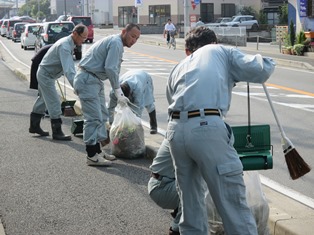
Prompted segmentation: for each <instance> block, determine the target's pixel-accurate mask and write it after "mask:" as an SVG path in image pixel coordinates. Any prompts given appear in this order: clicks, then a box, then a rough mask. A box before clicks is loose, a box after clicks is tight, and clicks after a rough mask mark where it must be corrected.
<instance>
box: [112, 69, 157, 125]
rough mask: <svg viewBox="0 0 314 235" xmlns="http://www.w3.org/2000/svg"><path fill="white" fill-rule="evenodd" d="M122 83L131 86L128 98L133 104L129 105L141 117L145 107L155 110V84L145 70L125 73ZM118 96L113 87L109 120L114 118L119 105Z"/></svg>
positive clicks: (149, 110)
mask: <svg viewBox="0 0 314 235" xmlns="http://www.w3.org/2000/svg"><path fill="white" fill-rule="evenodd" d="M119 82H120V84H122V83H127V85H128V86H129V88H130V94H129V96H128V99H129V100H130V102H131V104H129V107H130V108H131V109H132V111H133V112H134V113H135V114H136V115H137V116H138V117H141V116H142V113H143V109H144V108H146V110H147V112H148V113H150V112H152V111H154V110H155V104H154V102H155V98H154V86H153V80H152V78H151V76H150V75H149V74H148V73H146V72H145V71H143V70H138V69H135V70H130V71H128V72H126V73H124V74H123V75H122V76H121V77H120V80H119ZM117 102H118V100H117V97H116V96H115V94H114V90H113V89H112V90H111V92H110V100H109V105H108V111H109V122H110V123H112V122H113V119H114V110H115V107H116V106H117Z"/></svg>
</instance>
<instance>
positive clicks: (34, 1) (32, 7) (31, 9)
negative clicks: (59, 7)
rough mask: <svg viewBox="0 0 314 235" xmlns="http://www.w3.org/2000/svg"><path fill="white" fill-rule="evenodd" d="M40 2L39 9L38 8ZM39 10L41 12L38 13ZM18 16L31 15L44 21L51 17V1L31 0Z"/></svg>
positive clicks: (20, 10)
mask: <svg viewBox="0 0 314 235" xmlns="http://www.w3.org/2000/svg"><path fill="white" fill-rule="evenodd" d="M38 2H39V7H38ZM38 10H39V11H38ZM18 15H20V16H22V15H29V16H31V17H33V18H39V19H43V18H45V17H46V16H47V15H50V1H49V0H39V1H38V0H30V1H27V2H26V3H25V4H24V5H23V6H22V7H21V8H20V9H19V13H18Z"/></svg>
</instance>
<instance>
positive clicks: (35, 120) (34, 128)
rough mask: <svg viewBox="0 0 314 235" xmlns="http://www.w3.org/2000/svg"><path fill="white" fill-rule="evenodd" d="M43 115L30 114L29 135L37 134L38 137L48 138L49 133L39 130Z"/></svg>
mask: <svg viewBox="0 0 314 235" xmlns="http://www.w3.org/2000/svg"><path fill="white" fill-rule="evenodd" d="M43 116H44V115H42V114H38V113H33V112H32V113H31V122H30V127H29V133H32V134H35V133H36V134H38V135H40V136H48V135H49V132H48V131H44V130H42V129H41V128H40V121H41V118H42V117H43Z"/></svg>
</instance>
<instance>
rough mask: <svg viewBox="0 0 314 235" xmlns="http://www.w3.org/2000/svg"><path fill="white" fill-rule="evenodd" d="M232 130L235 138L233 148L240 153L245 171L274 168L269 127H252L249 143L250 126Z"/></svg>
mask: <svg viewBox="0 0 314 235" xmlns="http://www.w3.org/2000/svg"><path fill="white" fill-rule="evenodd" d="M231 128H232V131H233V135H234V138H235V142H234V145H233V146H234V148H235V149H236V150H237V152H238V155H239V157H240V160H241V162H242V164H243V170H244V171H249V170H267V169H272V168H273V158H272V155H273V154H272V152H273V148H272V145H271V142H270V126H269V125H251V134H250V141H248V132H249V129H248V126H233V127H231Z"/></svg>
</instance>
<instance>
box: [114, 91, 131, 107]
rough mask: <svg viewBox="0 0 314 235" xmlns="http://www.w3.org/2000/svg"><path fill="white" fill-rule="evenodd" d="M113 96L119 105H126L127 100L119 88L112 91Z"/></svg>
mask: <svg viewBox="0 0 314 235" xmlns="http://www.w3.org/2000/svg"><path fill="white" fill-rule="evenodd" d="M114 94H115V96H116V97H117V99H118V103H119V104H121V105H127V103H128V102H129V99H128V98H127V97H126V96H125V95H124V94H123V92H122V89H121V87H120V88H118V89H115V90H114Z"/></svg>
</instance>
